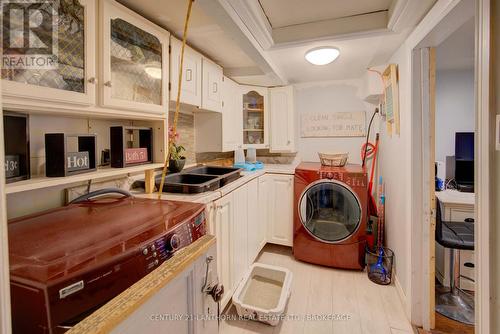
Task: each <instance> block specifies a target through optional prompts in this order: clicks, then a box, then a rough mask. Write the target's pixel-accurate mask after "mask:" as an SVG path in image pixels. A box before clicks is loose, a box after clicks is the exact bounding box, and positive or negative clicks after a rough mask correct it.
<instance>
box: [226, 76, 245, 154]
mask: <svg viewBox="0 0 500 334" xmlns="http://www.w3.org/2000/svg"><path fill="white" fill-rule="evenodd" d="M242 103H243V100H242V96H241V94H240V86H239V85H238V84H237V83H236V82H234V81H233V80H231V79H229V78H226V77H224V78H223V82H222V146H223V147H222V151H224V152H227V151H234V150H235V149H237V148H239V147H242V145H243V132H242V124H243V119H242V118H243V114H242V113H241V105H242Z"/></svg>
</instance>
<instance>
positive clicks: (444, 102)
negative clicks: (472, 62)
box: [436, 48, 474, 161]
mask: <svg viewBox="0 0 500 334" xmlns="http://www.w3.org/2000/svg"><path fill="white" fill-rule="evenodd" d="M437 52H438V53H439V48H438V49H437ZM438 66H439V64H438ZM460 131H462V132H472V131H474V70H473V69H462V70H443V71H438V72H437V74H436V160H437V161H446V156H447V155H455V132H460Z"/></svg>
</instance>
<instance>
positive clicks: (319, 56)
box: [304, 46, 340, 65]
mask: <svg viewBox="0 0 500 334" xmlns="http://www.w3.org/2000/svg"><path fill="white" fill-rule="evenodd" d="M339 54H340V51H339V49H337V48H334V47H331V46H321V47H319V48H314V49H311V50H309V51H307V52H306V54H305V56H304V57H305V58H306V60H307V61H308V62H310V63H311V64H313V65H327V64H330V63H331V62H332V61H334V60H335V59H337V57H338V56H339Z"/></svg>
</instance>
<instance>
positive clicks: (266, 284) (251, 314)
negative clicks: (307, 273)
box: [233, 263, 292, 326]
mask: <svg viewBox="0 0 500 334" xmlns="http://www.w3.org/2000/svg"><path fill="white" fill-rule="evenodd" d="M291 286H292V273H291V272H290V270H288V269H286V268H282V267H277V266H271V265H268V264H263V263H254V264H253V265H252V266H251V267H250V270H249V271H248V272H247V274H246V275H245V277H244V278H243V280H242V281H241V282H240V284H239V285H238V287H237V288H236V291H235V293H234V295H233V304H234V305H235V306H236V312H238V315H239V316H241V317H244V318H246V319H250V320H256V321H260V322H264V323H267V324H269V325H271V326H276V325H277V324H278V323H279V321H280V320H281V317H282V315H283V313H284V312H285V307H286V303H287V302H288V298H289V297H290V293H291Z"/></svg>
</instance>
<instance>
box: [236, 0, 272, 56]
mask: <svg viewBox="0 0 500 334" xmlns="http://www.w3.org/2000/svg"><path fill="white" fill-rule="evenodd" d="M231 6H232V7H233V9H234V11H235V12H236V13H238V14H239V17H240V19H241V21H242V22H243V24H244V25H245V26H246V27H247V28H248V30H249V31H250V33H251V34H252V36H253V37H254V38H255V40H256V41H257V43H259V45H260V47H261V48H262V49H264V50H267V49H269V48H271V47H272V46H273V45H274V41H273V37H272V30H273V29H272V27H271V25H270V24H269V21H268V20H267V17H266V16H265V14H264V11H263V10H262V8H261V7H260V4H259V2H258V1H247V0H233V1H231Z"/></svg>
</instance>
